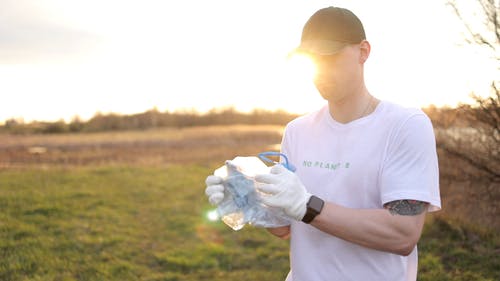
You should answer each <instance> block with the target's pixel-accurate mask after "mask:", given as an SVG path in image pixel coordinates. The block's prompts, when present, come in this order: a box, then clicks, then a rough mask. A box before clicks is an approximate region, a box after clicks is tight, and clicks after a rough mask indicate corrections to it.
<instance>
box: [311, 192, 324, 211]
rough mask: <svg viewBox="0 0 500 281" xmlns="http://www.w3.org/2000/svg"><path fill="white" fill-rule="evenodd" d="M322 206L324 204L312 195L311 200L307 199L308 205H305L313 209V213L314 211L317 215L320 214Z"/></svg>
mask: <svg viewBox="0 0 500 281" xmlns="http://www.w3.org/2000/svg"><path fill="white" fill-rule="evenodd" d="M324 204H325V202H324V201H323V200H321V199H320V198H318V197H316V196H314V195H312V196H311V199H309V204H307V207H309V208H311V209H313V210H314V211H316V212H317V213H318V214H319V212H321V209H323V205H324Z"/></svg>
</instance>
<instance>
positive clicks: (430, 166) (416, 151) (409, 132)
mask: <svg viewBox="0 0 500 281" xmlns="http://www.w3.org/2000/svg"><path fill="white" fill-rule="evenodd" d="M380 188H381V200H382V203H383V204H386V203H388V202H391V201H395V200H404V199H409V200H418V201H423V202H427V203H429V204H430V206H429V211H437V210H439V209H441V199H440V195H439V167H438V158H437V153H436V140H435V136H434V130H433V128H432V123H431V121H430V120H429V118H428V117H427V116H426V115H425V114H423V113H422V114H415V115H413V116H411V117H409V118H408V119H407V120H406V121H405V122H404V123H403V124H402V125H401V126H400V128H399V129H398V130H397V131H395V132H394V134H393V135H392V136H391V138H390V140H389V143H388V145H387V148H386V157H385V159H384V162H383V166H382V170H381V176H380Z"/></svg>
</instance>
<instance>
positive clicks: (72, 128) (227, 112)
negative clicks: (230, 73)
mask: <svg viewBox="0 0 500 281" xmlns="http://www.w3.org/2000/svg"><path fill="white" fill-rule="evenodd" d="M297 116H298V115H297V114H293V113H289V112H286V111H283V110H277V111H271V110H264V109H255V110H253V111H251V112H240V111H237V110H236V109H234V108H232V107H229V108H221V109H212V110H210V111H209V112H207V113H199V112H196V111H194V110H192V111H178V112H169V111H166V112H160V111H159V110H158V109H156V108H154V109H151V110H148V111H145V112H142V113H138V114H129V115H123V114H117V113H109V114H102V113H96V114H95V115H94V116H93V117H92V118H91V119H89V120H87V121H83V120H81V119H80V118H79V117H74V118H73V119H72V120H71V121H70V122H65V121H64V120H59V121H55V122H46V121H33V122H29V123H26V122H24V121H23V120H22V119H14V118H11V119H8V120H6V121H5V124H4V125H3V126H0V132H2V133H11V134H57V133H85V132H103V131H123V130H145V129H151V128H161V127H176V128H181V127H191V126H212V125H233V124H244V125H264V124H266V125H285V124H286V123H287V122H289V121H291V120H292V119H294V118H295V117H297Z"/></svg>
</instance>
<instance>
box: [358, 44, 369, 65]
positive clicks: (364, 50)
mask: <svg viewBox="0 0 500 281" xmlns="http://www.w3.org/2000/svg"><path fill="white" fill-rule="evenodd" d="M370 50H371V46H370V43H369V42H368V41H366V40H363V41H361V43H360V44H359V62H360V63H361V64H364V63H365V62H366V60H367V59H368V57H369V56H370Z"/></svg>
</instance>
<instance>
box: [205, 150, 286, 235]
mask: <svg viewBox="0 0 500 281" xmlns="http://www.w3.org/2000/svg"><path fill="white" fill-rule="evenodd" d="M260 173H269V167H268V166H266V165H265V164H264V163H263V162H262V161H260V160H259V158H257V157H242V156H239V157H236V158H235V159H233V160H228V161H226V163H225V165H224V166H222V167H220V168H219V169H217V170H216V171H215V172H214V175H216V176H220V177H222V178H223V182H222V184H223V185H224V199H223V200H222V202H221V203H220V204H219V205H218V207H217V212H218V214H219V217H220V218H221V219H222V221H223V222H224V223H225V224H226V225H228V226H229V227H231V228H232V229H233V230H240V229H242V228H243V227H244V226H245V225H246V224H251V225H253V226H256V227H278V226H284V225H289V224H290V221H289V219H288V218H287V217H286V216H285V215H284V214H283V212H282V211H281V210H279V209H276V208H272V207H268V206H265V205H264V204H262V203H261V201H260V196H261V194H260V193H259V192H258V191H257V190H256V188H255V187H256V185H257V182H255V180H254V176H255V175H256V174H260Z"/></svg>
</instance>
